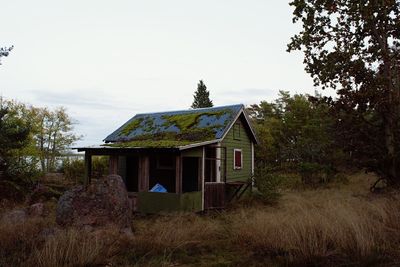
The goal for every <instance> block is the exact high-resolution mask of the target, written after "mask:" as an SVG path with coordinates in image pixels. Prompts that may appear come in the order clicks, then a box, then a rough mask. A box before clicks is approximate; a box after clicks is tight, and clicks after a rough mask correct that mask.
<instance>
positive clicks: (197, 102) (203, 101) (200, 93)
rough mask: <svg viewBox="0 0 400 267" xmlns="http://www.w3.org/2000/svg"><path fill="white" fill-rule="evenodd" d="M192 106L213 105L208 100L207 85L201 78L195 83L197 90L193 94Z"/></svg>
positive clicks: (204, 106) (205, 106)
mask: <svg viewBox="0 0 400 267" xmlns="http://www.w3.org/2000/svg"><path fill="white" fill-rule="evenodd" d="M193 98H194V99H193V103H192V106H191V107H192V108H208V107H212V106H213V102H212V101H211V100H210V92H209V91H207V86H206V85H205V84H204V82H203V81H202V80H200V81H199V83H198V84H197V90H196V92H195V93H194V96H193Z"/></svg>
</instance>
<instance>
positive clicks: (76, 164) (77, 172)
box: [61, 156, 108, 183]
mask: <svg viewBox="0 0 400 267" xmlns="http://www.w3.org/2000/svg"><path fill="white" fill-rule="evenodd" d="M61 171H62V172H63V173H64V175H65V178H67V179H70V180H74V181H76V182H77V183H82V182H83V178H84V174H85V161H84V160H70V159H66V160H64V161H63V164H62V167H61ZM107 173H108V157H106V156H98V157H93V158H92V178H100V177H102V176H104V175H106V174H107Z"/></svg>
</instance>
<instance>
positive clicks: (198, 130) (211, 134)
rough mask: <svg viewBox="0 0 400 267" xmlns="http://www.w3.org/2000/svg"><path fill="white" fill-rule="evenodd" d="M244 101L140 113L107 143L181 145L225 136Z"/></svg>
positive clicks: (156, 145)
mask: <svg viewBox="0 0 400 267" xmlns="http://www.w3.org/2000/svg"><path fill="white" fill-rule="evenodd" d="M243 108H244V106H243V105H231V106H221V107H212V108H202V109H190V110H180V111H169V112H157V113H145V114H137V115H136V116H134V117H133V118H131V119H130V120H129V121H127V122H126V123H124V124H123V125H122V126H121V127H119V128H118V129H117V130H115V131H114V132H113V133H111V134H110V135H109V136H107V137H106V138H105V139H104V141H105V142H106V143H112V144H106V145H105V146H113V147H180V146H184V145H189V144H194V143H199V142H204V141H212V140H216V139H221V138H222V137H223V136H224V134H225V132H226V131H227V130H228V128H229V126H230V125H231V124H232V123H233V120H234V119H235V118H236V116H237V115H238V113H239V112H241V110H242V109H243Z"/></svg>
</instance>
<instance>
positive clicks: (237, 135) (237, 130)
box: [233, 122, 240, 140]
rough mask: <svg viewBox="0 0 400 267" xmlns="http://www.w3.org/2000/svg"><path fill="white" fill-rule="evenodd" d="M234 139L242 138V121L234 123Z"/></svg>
mask: <svg viewBox="0 0 400 267" xmlns="http://www.w3.org/2000/svg"><path fill="white" fill-rule="evenodd" d="M233 139H235V140H240V123H237V122H236V123H235V124H234V125H233Z"/></svg>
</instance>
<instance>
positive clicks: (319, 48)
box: [288, 0, 400, 184]
mask: <svg viewBox="0 0 400 267" xmlns="http://www.w3.org/2000/svg"><path fill="white" fill-rule="evenodd" d="M290 4H291V5H292V6H293V7H294V8H295V9H294V12H293V15H294V18H293V22H294V23H300V24H301V25H302V26H303V29H302V31H301V32H300V33H299V34H297V35H295V36H294V37H293V38H292V40H291V43H290V44H289V46H288V50H289V51H293V50H302V51H303V52H304V63H305V64H306V71H307V72H308V73H310V75H311V76H312V77H313V78H314V82H315V84H316V85H320V86H322V87H323V88H325V87H332V88H335V89H337V93H338V99H336V100H332V99H329V98H327V99H325V102H328V103H329V104H330V105H331V106H332V113H333V114H334V116H335V117H336V118H337V121H336V125H335V127H336V129H337V139H338V142H339V143H341V144H342V146H343V147H344V149H345V150H346V151H347V152H348V154H350V155H351V159H352V160H353V162H354V163H357V164H358V165H359V166H362V167H367V168H369V169H370V170H372V171H374V172H376V173H378V174H379V175H380V176H381V177H383V178H385V179H387V180H389V181H390V182H391V183H392V184H394V183H396V184H398V183H400V53H399V49H400V31H399V28H400V2H399V1H398V0H387V1H332V0H322V1H314V0H294V1H292V2H291V3H290Z"/></svg>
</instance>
